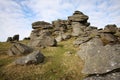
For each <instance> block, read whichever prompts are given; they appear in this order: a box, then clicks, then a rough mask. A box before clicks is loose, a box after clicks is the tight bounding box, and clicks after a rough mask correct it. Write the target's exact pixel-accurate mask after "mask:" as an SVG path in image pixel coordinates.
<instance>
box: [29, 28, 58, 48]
mask: <svg viewBox="0 0 120 80" xmlns="http://www.w3.org/2000/svg"><path fill="white" fill-rule="evenodd" d="M30 37H31V38H30V39H31V41H30V43H29V45H30V46H33V47H47V46H56V45H57V42H56V40H55V39H54V38H53V37H52V36H51V33H50V32H49V31H47V30H36V31H33V32H32V33H31V36H30Z"/></svg>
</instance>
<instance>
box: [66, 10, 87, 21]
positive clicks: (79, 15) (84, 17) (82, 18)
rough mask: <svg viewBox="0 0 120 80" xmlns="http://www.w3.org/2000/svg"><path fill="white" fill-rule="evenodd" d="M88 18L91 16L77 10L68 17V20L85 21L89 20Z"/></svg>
mask: <svg viewBox="0 0 120 80" xmlns="http://www.w3.org/2000/svg"><path fill="white" fill-rule="evenodd" d="M88 18H89V17H88V16H87V15H84V14H83V13H82V12H80V11H75V12H74V13H73V15H72V16H69V17H68V20H70V21H73V22H82V21H83V22H84V21H87V20H88Z"/></svg>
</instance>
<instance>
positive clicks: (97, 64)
mask: <svg viewBox="0 0 120 80" xmlns="http://www.w3.org/2000/svg"><path fill="white" fill-rule="evenodd" d="M77 54H78V55H79V56H80V57H81V58H82V60H84V61H85V64H84V68H83V70H82V73H84V74H103V73H107V72H110V71H112V70H114V69H117V68H120V44H115V45H106V46H103V43H102V41H101V40H100V39H99V38H94V39H92V40H90V41H89V42H86V43H84V44H82V45H81V46H80V50H79V51H78V53H77Z"/></svg>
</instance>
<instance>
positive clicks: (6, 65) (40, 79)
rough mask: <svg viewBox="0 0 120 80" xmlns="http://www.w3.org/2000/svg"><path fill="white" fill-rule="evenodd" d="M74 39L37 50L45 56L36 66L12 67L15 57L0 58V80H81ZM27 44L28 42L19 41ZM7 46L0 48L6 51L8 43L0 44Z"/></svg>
mask: <svg viewBox="0 0 120 80" xmlns="http://www.w3.org/2000/svg"><path fill="white" fill-rule="evenodd" d="M73 41H74V38H72V39H70V40H67V41H63V42H60V43H58V46H57V47H47V48H45V49H40V48H37V49H39V50H40V51H41V53H43V54H44V55H45V57H46V58H45V61H44V63H42V64H38V65H25V66H19V65H13V64H12V62H13V61H14V60H15V59H16V57H9V56H8V55H3V54H1V55H0V56H1V57H0V64H1V65H2V66H0V73H1V74H0V79H1V80H82V79H83V77H84V76H85V75H84V74H82V73H81V70H82V68H83V62H82V60H81V59H80V58H79V57H78V56H77V55H76V51H77V50H78V49H77V48H75V47H74V46H73V45H72V43H73ZM21 43H24V44H27V43H28V41H21ZM0 44H2V45H4V47H5V45H6V46H7V47H6V48H4V47H3V48H1V45H0V48H1V49H0V50H1V51H2V50H3V51H7V50H8V49H9V47H10V46H11V44H10V43H0Z"/></svg>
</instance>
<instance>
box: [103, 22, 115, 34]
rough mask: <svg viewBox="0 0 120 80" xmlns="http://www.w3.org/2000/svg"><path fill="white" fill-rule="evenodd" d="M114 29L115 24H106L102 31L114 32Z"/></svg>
mask: <svg viewBox="0 0 120 80" xmlns="http://www.w3.org/2000/svg"><path fill="white" fill-rule="evenodd" d="M116 30H117V26H116V25H115V24H109V25H106V26H105V28H104V32H108V33H115V32H116Z"/></svg>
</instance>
